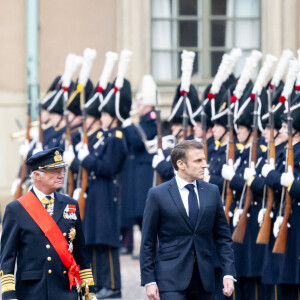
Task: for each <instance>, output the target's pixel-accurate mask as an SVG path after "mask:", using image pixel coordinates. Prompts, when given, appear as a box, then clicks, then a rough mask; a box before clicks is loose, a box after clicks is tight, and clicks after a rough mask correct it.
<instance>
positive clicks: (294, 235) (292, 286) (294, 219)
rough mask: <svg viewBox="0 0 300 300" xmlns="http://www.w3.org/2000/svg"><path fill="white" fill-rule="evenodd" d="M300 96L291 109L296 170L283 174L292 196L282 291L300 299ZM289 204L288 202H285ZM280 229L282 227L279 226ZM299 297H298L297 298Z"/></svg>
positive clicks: (284, 297)
mask: <svg viewBox="0 0 300 300" xmlns="http://www.w3.org/2000/svg"><path fill="white" fill-rule="evenodd" d="M299 103H300V96H299V95H297V96H296V98H295V99H294V100H293V103H292V106H291V108H290V110H291V117H292V135H293V139H292V141H293V151H294V172H293V171H292V168H291V167H290V166H288V171H287V172H285V173H283V174H282V175H281V180H280V182H281V184H282V186H283V187H284V188H286V189H287V191H288V193H289V194H290V196H291V197H292V207H291V214H290V218H289V221H288V223H289V226H288V234H287V245H286V250H285V253H284V255H283V265H282V272H281V274H282V279H281V291H282V298H283V299H299V296H300V257H299V254H300V241H299V236H300V194H299V182H300V104H299ZM285 205H287V203H285ZM279 229H280V228H279ZM297 297H298V298H297Z"/></svg>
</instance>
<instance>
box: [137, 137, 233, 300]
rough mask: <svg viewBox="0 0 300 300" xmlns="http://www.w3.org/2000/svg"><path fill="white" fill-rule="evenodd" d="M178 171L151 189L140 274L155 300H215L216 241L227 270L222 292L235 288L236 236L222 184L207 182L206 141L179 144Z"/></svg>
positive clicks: (176, 150) (175, 154)
mask: <svg viewBox="0 0 300 300" xmlns="http://www.w3.org/2000/svg"><path fill="white" fill-rule="evenodd" d="M171 161H172V164H173V166H174V168H175V170H176V171H177V174H176V176H175V177H174V178H173V179H171V180H170V181H168V182H165V183H163V184H161V185H159V186H157V187H154V188H152V189H150V190H149V193H148V198H147V202H146V208H145V212H144V220H143V227H142V228H143V230H142V243H141V254H140V258H141V279H142V285H146V293H147V296H148V298H149V299H150V300H158V299H161V300H167V299H170V300H171V299H172V300H198V299H201V300H203V299H211V296H212V292H213V290H214V287H215V283H214V280H215V275H214V261H213V257H212V253H213V251H214V244H215V245H216V251H217V255H218V258H219V260H220V263H221V266H222V269H223V276H224V279H223V285H224V288H223V293H224V294H225V295H226V296H230V295H231V294H232V292H233V290H234V285H233V281H234V277H235V267H234V256H233V251H232V249H231V242H232V241H231V236H230V231H229V226H228V224H227V221H226V218H225V214H224V211H223V206H222V203H221V199H220V193H219V190H218V187H217V186H215V185H212V184H209V183H206V182H204V181H202V179H203V176H204V169H205V168H206V167H207V164H206V161H205V154H204V150H203V145H202V144H201V143H199V142H197V141H194V140H190V141H183V142H181V143H178V144H177V145H176V146H175V147H174V149H173V150H172V153H171Z"/></svg>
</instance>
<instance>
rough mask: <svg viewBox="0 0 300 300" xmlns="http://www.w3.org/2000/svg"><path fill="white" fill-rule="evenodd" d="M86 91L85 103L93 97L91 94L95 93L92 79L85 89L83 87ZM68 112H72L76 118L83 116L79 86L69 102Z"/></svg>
mask: <svg viewBox="0 0 300 300" xmlns="http://www.w3.org/2000/svg"><path fill="white" fill-rule="evenodd" d="M83 90H84V102H85V103H86V102H87V101H88V99H89V98H90V97H91V94H92V92H93V84H92V82H91V80H90V79H88V81H87V83H86V85H85V87H83ZM83 104H84V103H83ZM66 107H67V110H69V111H71V112H72V113H73V114H74V115H76V116H81V115H82V112H81V103H80V88H79V86H78V85H77V88H76V90H75V91H74V92H73V93H72V94H71V96H70V98H69V99H68V102H67V106H66Z"/></svg>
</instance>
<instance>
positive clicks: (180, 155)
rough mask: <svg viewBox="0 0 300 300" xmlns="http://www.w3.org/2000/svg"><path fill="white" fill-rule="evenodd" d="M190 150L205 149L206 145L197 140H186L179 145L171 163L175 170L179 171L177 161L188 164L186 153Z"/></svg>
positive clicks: (174, 151) (172, 154) (173, 153)
mask: <svg viewBox="0 0 300 300" xmlns="http://www.w3.org/2000/svg"><path fill="white" fill-rule="evenodd" d="M190 149H204V145H203V143H201V142H198V141H196V140H186V141H182V142H180V143H178V144H177V145H176V146H175V147H174V148H173V150H172V152H171V162H172V165H173V168H174V169H175V170H176V171H178V166H177V161H178V160H181V161H183V162H184V163H185V164H186V163H187V159H186V151H187V150H190Z"/></svg>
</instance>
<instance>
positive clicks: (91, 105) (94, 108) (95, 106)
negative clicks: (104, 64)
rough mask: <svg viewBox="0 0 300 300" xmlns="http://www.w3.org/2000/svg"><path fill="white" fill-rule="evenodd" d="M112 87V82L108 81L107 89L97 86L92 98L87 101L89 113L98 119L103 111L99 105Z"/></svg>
mask: <svg viewBox="0 0 300 300" xmlns="http://www.w3.org/2000/svg"><path fill="white" fill-rule="evenodd" d="M111 88H112V84H111V83H108V84H107V87H106V89H105V90H104V91H103V89H99V88H98V87H96V88H95V89H94V91H93V93H92V95H91V98H90V99H89V100H88V101H87V102H86V103H85V105H84V108H85V112H86V114H87V115H89V116H92V117H95V118H96V119H100V118H101V112H100V111H99V106H100V104H101V103H102V102H103V100H104V98H105V97H106V95H107V94H108V92H109V90H110V89H111Z"/></svg>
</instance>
